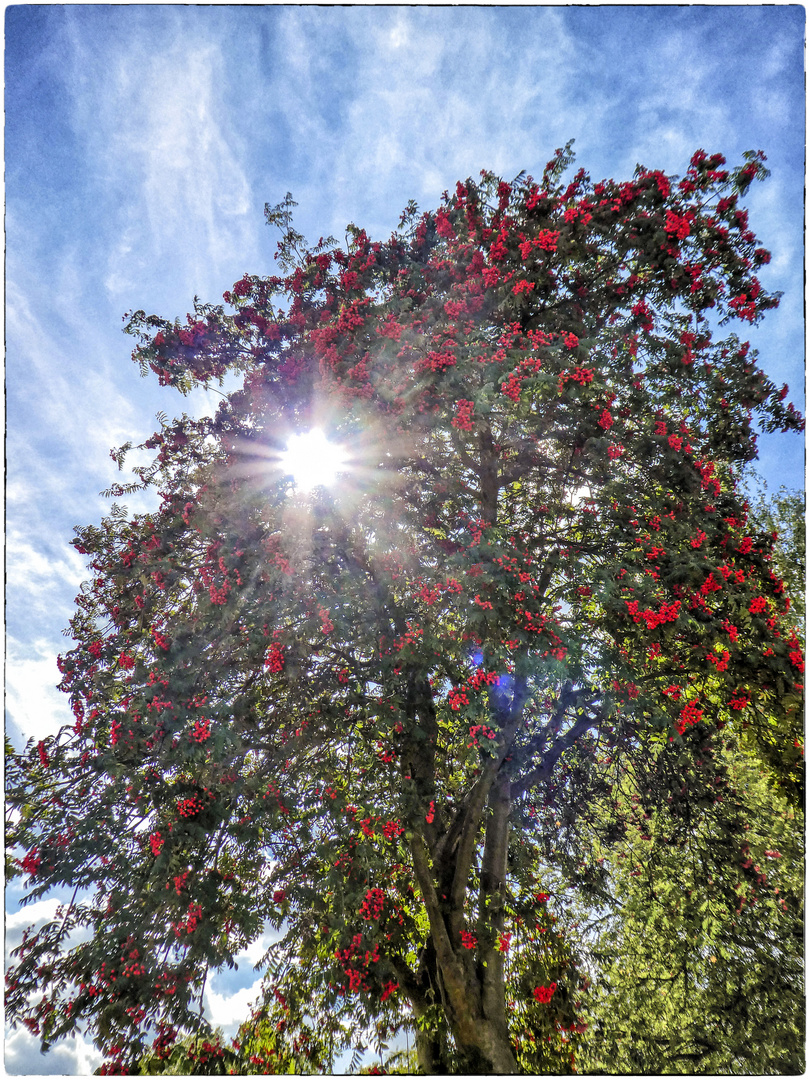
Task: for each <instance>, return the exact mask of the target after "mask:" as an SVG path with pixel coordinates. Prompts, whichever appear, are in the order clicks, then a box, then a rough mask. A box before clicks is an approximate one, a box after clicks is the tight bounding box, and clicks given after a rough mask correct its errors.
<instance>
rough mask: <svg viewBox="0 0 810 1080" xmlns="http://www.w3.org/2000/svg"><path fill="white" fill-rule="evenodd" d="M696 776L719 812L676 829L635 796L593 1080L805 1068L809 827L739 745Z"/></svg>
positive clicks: (618, 851)
mask: <svg viewBox="0 0 810 1080" xmlns="http://www.w3.org/2000/svg"><path fill="white" fill-rule="evenodd" d="M724 742H725V741H724ZM695 764H696V765H698V764H699V765H700V766H701V767H703V768H706V767H707V766H708V767H709V770H710V771H711V772H714V771H715V770H716V771H717V772H718V776H717V777H716V778H715V779H719V780H720V781H721V783H722V794H723V798H722V801H721V802H720V803H718V804H716V805H715V806H713V807H711V808H707V809H706V810H703V811H699V810H698V811H697V812H693V814H692V815H690V817H689V818H688V819H687V820H681V821H678V820H677V819H673V818H672V817H671V816H668V815H666V814H662V813H661V811H660V810H658V809H652V808H649V807H647V808H645V806H644V802H643V800H641V799H640V798H639V796H638V795H636V794H630V795H629V796H628V799H627V803H628V805H627V808H628V815H627V821H628V826H627V831H626V834H625V837H624V840H623V842H622V843H620V844H618V845H616V846H615V847H614V848H613V849H612V850H609V851H608V853H607V859H606V861H607V863H608V864H609V866H610V871H609V873H610V877H611V879H612V890H611V891H612V898H613V902H614V906H613V908H612V910H611V913H610V915H609V916H604V915H603V917H602V918H601V919H599V920H598V926H597V928H596V930H597V931H598V932H596V933H595V934H594V935H593V939H592V940H591V941H590V942H588V951H589V955H590V959H591V963H593V964H594V965H595V966H596V969H597V971H598V977H595V978H594V992H593V995H592V1000H591V1002H590V1003H589V1009H588V1020H589V1037H588V1039H587V1043H586V1046H585V1048H584V1051H583V1053H582V1055H581V1057H580V1065H581V1067H582V1068H583V1070H584V1071H586V1072H605V1073H617V1072H618V1073H625V1072H629V1073H636V1074H645V1073H679V1072H681V1073H682V1072H688V1073H701V1074H704V1073H713V1074H718V1073H720V1074H726V1073H730V1074H740V1073H747V1074H757V1073H780V1074H782V1073H794V1074H796V1073H801V1072H803V1070H804V1004H805V1003H804V977H803V962H802V941H803V910H802V894H803V850H802V847H803V844H802V841H803V816H802V815H801V814H800V813H796V812H794V811H793V810H792V809H791V808H788V807H787V806H786V804H785V803H784V802H783V801H782V800H777V801H774V796H773V792H772V791H771V790H770V789H769V786H768V785H767V783H766V782H765V780H764V778H763V776H762V769H761V768H760V767H758V766H757V765H756V763H755V762H753V761H751V760H750V759H749V758H748V757H747V756H746V755H744V754H743V753H741V752H740V751H739V749H735V748H734V747H733V744H732V745H730V746H729V745H728V743H727V742H726V743H725V745H723V746H722V747H721V748H719V753H716V752H715V753H711V752H710V754H709V755H707V758H706V760H702V761H700V762H696V763H695Z"/></svg>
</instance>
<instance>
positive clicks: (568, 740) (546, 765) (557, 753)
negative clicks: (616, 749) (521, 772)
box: [511, 715, 602, 800]
mask: <svg viewBox="0 0 810 1080" xmlns="http://www.w3.org/2000/svg"><path fill="white" fill-rule="evenodd" d="M601 719H602V718H601V717H600V716H595V717H594V716H590V715H585V716H580V718H579V719H578V720H577V722H576V723H575V724H574V726H573V727H572V728H570V729H569V730H568V731H566V733H565V734H564V735H561V736H560V737H559V738H557V739H555V740H554V742H553V743H552V744H551V746H550V747H549V749H548V751H547V753H545V754H544V755H543V760H542V761H541V763H540V764H539V765H538V766H537V767H536V768H534V769H532V770H531V772H529V773H527V774H526V775H525V776H524V777H523V778H522V779H520V780H516V781H515V783H513V784H512V787H511V796H512V799H513V800H514V799H518V798H520V796H521V795H525V794H526V792H527V791H530V790H531V789H532V788H533V787H535V786H536V785H537V784H540V783H542V782H543V781H544V780H547V779H548V778H549V776H551V773H552V771H553V769H554V766H555V765H556V764H557V762H558V761H559V759H560V757H561V756H562V755H563V754H564V753H565V751H566V750H569V749H570V748H571V747H572V746H573V745H574V743H575V742H576V741H577V739H579V738H580V736H581V735H584V734H585V732H586V731H587V730H588V729H589V728H592V727H594V726H598V724H599V722H600V720H601Z"/></svg>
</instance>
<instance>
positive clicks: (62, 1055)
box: [4, 1030, 104, 1076]
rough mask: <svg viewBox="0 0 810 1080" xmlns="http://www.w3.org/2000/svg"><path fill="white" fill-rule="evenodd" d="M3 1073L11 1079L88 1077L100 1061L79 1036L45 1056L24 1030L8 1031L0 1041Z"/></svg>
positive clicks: (90, 1045) (92, 1048) (56, 1047)
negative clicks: (21, 1077)
mask: <svg viewBox="0 0 810 1080" xmlns="http://www.w3.org/2000/svg"><path fill="white" fill-rule="evenodd" d="M4 1044H5V1045H4V1049H5V1066H6V1072H7V1073H8V1074H9V1075H11V1076H92V1075H93V1073H94V1072H95V1071H96V1069H98V1068H99V1066H100V1065H101V1063H102V1061H103V1060H104V1058H103V1055H102V1054H100V1053H99V1052H98V1050H96V1048H95V1047H94V1046H93V1044H92V1043H89V1042H87V1040H86V1039H84V1038H82V1037H81V1036H76V1037H75V1038H73V1039H67V1040H65V1041H63V1042H60V1043H59V1044H58V1045H56V1046H54V1047H52V1048H51V1050H50V1051H49V1052H48V1053H47V1054H42V1053H41V1052H40V1049H39V1039H35V1038H34V1037H33V1036H32V1035H29V1034H28V1032H27V1031H23V1030H19V1031H8V1032H7V1034H6V1037H5V1040H4Z"/></svg>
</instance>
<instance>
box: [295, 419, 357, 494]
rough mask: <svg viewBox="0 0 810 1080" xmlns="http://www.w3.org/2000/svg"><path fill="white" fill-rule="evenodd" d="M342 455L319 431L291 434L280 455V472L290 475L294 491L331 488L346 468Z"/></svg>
mask: <svg viewBox="0 0 810 1080" xmlns="http://www.w3.org/2000/svg"><path fill="white" fill-rule="evenodd" d="M346 460H347V459H346V454H345V452H344V451H343V449H342V448H341V447H340V446H338V445H337V444H336V443H333V442H330V441H329V440H328V439H327V437H326V436H325V435H324V433H323V432H322V431H321V429H320V428H312V429H311V430H310V431H304V432H302V433H301V434H300V435H292V436H291V437H290V440H289V442H288V443H287V449H286V450H285V451H284V453H283V454H282V455H281V460H280V465H281V469H282V471H283V472H284V473H286V474H288V475H290V476H292V478H293V483H294V485H295V488H296V490H297V491H300V492H307V491H312V489H313V488H316V487H331V486H332V485H333V484H334V483H335V481H336V480H337V478H338V475H339V474H340V472H341V471H343V470H344V469H345V467H346Z"/></svg>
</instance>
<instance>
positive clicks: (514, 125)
mask: <svg viewBox="0 0 810 1080" xmlns="http://www.w3.org/2000/svg"><path fill="white" fill-rule="evenodd" d="M804 22H805V15H804V9H803V8H802V7H799V6H795V5H794V6H771V7H765V6H756V5H751V6H738V7H720V6H707V7H689V6H666V5H661V6H655V7H652V6H651V7H639V6H633V7H562V6H548V7H499V8H486V7H466V8H465V7H444V8H436V7H401V8H399V7H351V8H324V7H283V6H269V7H253V6H246V7H236V6H234V7H229V6H219V7H207V6H197V7H180V6H173V5H167V6H163V5H143V6H139V5H135V6H104V5H100V6H92V7H91V6H81V5H75V6H74V5H65V6H44V5H30V6H29V5H20V6H12V7H8V8H6V26H5V31H6V70H5V76H6V99H5V104H6V129H5V153H6V213H7V219H6V229H7V281H6V288H7V294H6V338H7V368H6V379H7V409H8V434H7V460H8V480H7V493H6V494H7V575H8V586H7V702H8V714H9V724H8V730H9V734H10V735H11V737H12V738H13V740H14V741H15V742H16V743H17V744H20V743H21V742H23V741H24V740H25V738H27V737H29V736H33V737H35V738H41V737H42V736H43V735H45V734H47V733H49V732H52V731H55V730H56V729H57V728H58V727H59V725H60V724H61V723H63V722H66V721H67V720H68V719H69V710H68V709H67V703H66V702H63V701H62V700H61V699H60V695H59V694H58V693H57V692H56V690H55V689H54V687H55V684H56V682H57V681H58V673H57V671H56V666H55V657H56V654H57V653H58V652H59V651H60V650H62V649H66V648H67V647H68V642H66V641H65V639H64V638H62V637H61V635H60V631H61V630H62V628H63V627H64V626H66V625H67V622H68V620H69V618H70V616H71V613H72V607H73V598H74V596H75V595H76V592H77V590H78V586H79V584H80V582H81V580H82V577H83V569H84V568H83V561H82V560H81V558H80V557H79V556H77V555H76V554H75V553H74V552H73V550H72V548H70V547H69V540H70V537H71V535H72V528H73V526H74V525H77V524H84V523H89V522H97V521H98V520H99V518H100V517H101V515H102V514H103V513H104V512H105V508H106V504H105V501H104V500H103V499H101V498H100V497H99V494H98V493H99V492H100V491H101V490H102V489H104V488H106V487H108V486H109V485H110V483H112V482H114V480H115V479H116V476H117V473H116V468H115V465H114V463H113V462H112V461H111V459H110V457H109V450H110V448H111V447H113V446H117V445H120V444H121V443H123V442H124V441H126V440H128V439H130V438H131V439H134V440H135V441H141V439H143V438H145V437H147V436H148V435H149V434H150V433H151V432H152V431H153V430H154V427H155V420H154V415H155V413H156V412H157V411H158V410H163V411H164V412H166V413H168V414H170V415H171V414H173V413H175V412H180V411H182V410H183V409H186V410H189V411H194V412H196V413H198V414H199V413H201V412H203V411H204V410H210V409H212V408H213V407H214V405H215V402H214V399H213V398H209V396H207V395H205V394H204V393H202V392H200V393H197V394H196V395H194V396H193V397H192V398H191V399H186V400H184V399H181V398H180V397H179V395H177V394H176V393H175V392H174V391H170V390H166V389H160V388H159V387H158V386H157V385H156V380H155V381H149V380H142V379H140V377H139V375H138V370H137V368H136V366H135V365H134V364H133V363H132V362H131V360H130V359H129V354H130V351H131V346H132V342H131V340H130V339H128V338H126V337H125V335H123V334H122V333H121V326H122V315H123V314H124V312H126V311H129V310H132V309H137V308H144V309H146V310H147V311H148V312H150V313H152V312H154V313H156V314H160V315H164V316H167V317H174V316H175V315H179V316H184V315H185V313H186V312H187V311H188V310H189V309H190V306H191V300H192V297H193V296H194V295H195V294H197V295H199V296H200V297H201V298H202V299H203V300H211V301H216V300H218V299H219V298H220V297H221V295H222V293H223V291H224V290H225V289H227V288H229V287H230V286H231V285H232V284H233V282H235V281H236V280H238V278H240V277H241V276H242V274H243V273H244V272H245V271H248V272H250V273H272V272H273V268H274V262H273V253H274V250H275V243H276V237H275V236H274V234H273V233H272V232H271V230H270V229H269V228H268V227H267V226H266V225H265V224H264V221H263V207H264V204H265V202H271V203H275V202H278V201H279V200H280V199H281V198H282V197H283V196H284V194H285V192H287V191H291V192H292V193H293V195H294V197H295V198H296V199H297V201H298V203H299V210H298V213H297V218H296V222H297V226H298V228H299V229H300V230H301V231H302V232H304V233H305V234H306V235H307V236H309V237H310V238H311V239H313V240H315V239H317V238H318V237H319V236H322V235H327V234H328V233H330V232H331V233H333V234H334V235H335V236H337V237H342V236H343V233H344V229H345V226H346V224H347V223H348V222H354V223H356V224H358V225H360V226H362V227H364V228H365V229H366V230H367V231H368V232H369V233H370V234H371V235H372V236H376V237H379V238H385V237H387V236H388V235H389V234H390V232H391V230H392V228H393V227H394V226H395V224H396V222H397V220H398V217H399V214H400V212H401V210H402V209H403V207H404V206H405V204H406V202H407V201H408V200H409V199H411V198H414V199H416V200H417V202H419V204H420V205H421V206H423V207H425V208H428V207H431V206H435V205H436V204H437V201H438V199H439V197H440V195H441V192H442V191H443V190H444V189H445V188H451V187H452V186H453V185H454V183H455V181H456V180H458V179H463V178H465V177H467V176H471V175H472V176H474V175H477V173H478V172H479V171H480V170H481V169H482V168H489V169H492V170H494V171H496V172H498V173H500V174H502V175H503V176H505V177H507V178H511V177H512V176H514V175H515V174H516V173H517V172H519V171H520V170H521V169H526V170H527V171H529V172H533V173H534V174H535V175H538V174H539V173H540V172H541V171H542V167H543V164H544V163H545V161H546V160H547V159H548V157H549V156H550V153H551V151H552V150H553V149H554V148H555V147H557V146H560V145H562V144H563V143H565V142H566V141H567V140H568V139H571V138H573V139H575V144H574V145H575V150H576V152H577V164H578V165H582V166H584V167H585V168H586V169H587V170H588V171H589V172H590V173H591V175H592V177H593V178H594V180H598V179H600V178H602V177H605V176H613V177H615V178H616V179H624V178H625V177H629V176H630V175H631V174H632V171H633V168H634V166H635V165H636V163H642V164H644V165H646V166H648V167H649V168H653V169H655V168H660V169H663V170H664V171H665V172H668V173H674V172H680V171H683V170H684V169H685V167H686V165H687V164H688V160H689V157H690V156H691V154H692V152H693V151H694V150H696V149H697V148H699V147H702V148H703V149H705V150H707V151H708V152H714V151H720V152H722V153H724V154H725V155H726V156H727V157H728V159H729V161H730V162H731V163H736V161H737V160H739V158H740V156H741V154H742V152H743V151H744V150H748V149H762V150H764V151H765V153H766V154H767V156H768V165H769V167H770V168H771V170H772V174H773V175H772V177H771V179H770V180H769V181H768V183H767V184H765V185H756V186H755V188H754V189H753V190H752V193H751V196H750V198H749V200H748V205H749V207H750V214H751V223H752V226H753V228H754V229H755V231H756V232H757V233H758V235H759V236H760V238H761V240H762V242H763V243H764V245H765V246H766V247H768V248H769V249H770V250H771V251H772V253H773V261H772V262H771V264H770V266H768V267H765V268H763V272H762V275H761V277H762V280H763V283H764V284H765V285H766V287H768V288H769V289H772V290H781V291H782V292H783V293H784V299H783V301H782V305H781V307H780V308H779V309H778V311H776V312H774V313H773V314H771V315H770V317H769V318H768V319H767V320H766V321H765V323H764V324H763V325H762V326H761V327H760V328H757V329H755V330H753V331H752V332H751V334H750V335H749V336H750V337H751V340H752V341H753V343H754V345H755V346H756V347H757V348H758V349H759V350H760V355H761V360H762V362H763V364H764V366H765V368H766V370H767V371H768V372H769V374H770V375H771V376H772V377H773V378H774V380H775V381H777V382H778V383H781V382H785V381H786V382H789V383H790V385H791V391H792V393H791V400H793V401H794V403H795V404H796V405H797V406H799V407H801V406H802V405H803V399H802V395H801V391H802V386H803V378H804V328H803V313H802V304H803V280H802V257H803V252H802V242H803V238H802V229H803V218H802V214H803V206H802V199H803V183H804V133H805V116H804V109H805V102H804V85H803V80H804V74H803V48H804ZM762 451H763V457H762V463H761V469H762V471H763V473H764V475H765V476H766V478H767V479H768V481H769V483H770V484H771V486H772V487H776V486H778V485H779V484H780V483H787V484H789V485H790V486H793V487H802V486H803V484H804V465H803V441H802V439H801V438H799V437H798V436H790V437H783V438H780V439H768V440H763V441H762ZM128 505H129V507H130V509H132V510H136V509H141V508H144V507H145V506H146V504H142V503H139V502H136V501H135V500H129V502H128ZM10 892H11V896H10V899H11V900H12V902H13V901H14V899H15V897H16V895H17V893H16V892H15V891H14V890H11V891H10ZM13 919H14V920H17V922H20V924H21V925H22V922H24V921H25V920H24V918H23V919H21V917H20V916H19V915H14V916H13ZM17 922H13V923H12V925H11V926H10V928H9V940H10V941H12V942H13V941H14V940H15V937H16V936H18V931H19V929H20V928H21V925H20V927H18V925H17ZM257 955H258V953H257ZM252 983H253V973H252V971H250V965H249V964H247V965H242V966H241V967H240V971H239V973H238V974H237V975H235V976H234V975H229V976H228V977H223V978H221V979H220V980H219V981H216V980H215V981H214V983H213V991H212V993H213V994H214V995H216V996H215V997H213V996H212V997H211V998H210V1005H211V1006H212V1009H213V1010H214V1017H215V1020H216V1021H217V1022H220V1023H226V1024H227V1025H228V1027H229V1030H230V1029H231V1027H232V1021H234V1020H235V1019H236V1018H237V1017H238V1015H239V1009H240V1007H242V1008H243V1007H244V1005H245V1004H246V1003H247V1001H249V1000H251V997H252V996H255V991H254V990H253V987H252ZM234 995H236V997H234ZM6 1055H7V1056H6V1064H7V1068H8V1069H9V1071H17V1072H33V1073H44V1072H54V1071H55V1072H57V1073H62V1072H68V1073H70V1072H84V1071H87V1069H88V1067H90V1066H92V1065H94V1064H97V1060H98V1059H97V1058H94V1057H93V1055H92V1052H91V1051H90V1050H89V1049H88V1048H86V1047H84V1046H83V1045H82V1044H81V1043H80V1042H77V1043H71V1044H69V1045H66V1046H65V1047H63V1048H61V1049H59V1050H58V1051H55V1052H53V1053H52V1054H51V1055H50V1056H49V1057H48V1058H42V1057H40V1055H39V1053H38V1051H37V1049H36V1046H35V1045H34V1044H33V1043H32V1041H31V1040H30V1039H29V1038H28V1036H27V1035H26V1034H25V1033H17V1034H14V1035H12V1036H11V1037H10V1040H9V1042H8V1044H7V1050H6Z"/></svg>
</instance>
